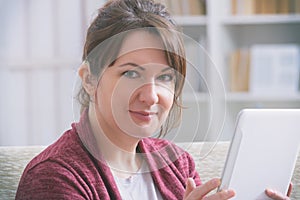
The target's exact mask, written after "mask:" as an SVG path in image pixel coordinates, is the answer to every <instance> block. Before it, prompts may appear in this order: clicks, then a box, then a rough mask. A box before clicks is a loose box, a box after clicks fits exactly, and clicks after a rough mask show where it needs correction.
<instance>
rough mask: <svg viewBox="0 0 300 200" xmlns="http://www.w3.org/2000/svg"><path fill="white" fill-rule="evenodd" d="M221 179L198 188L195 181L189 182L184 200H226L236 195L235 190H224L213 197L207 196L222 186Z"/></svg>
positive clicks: (189, 180) (190, 180)
mask: <svg viewBox="0 0 300 200" xmlns="http://www.w3.org/2000/svg"><path fill="white" fill-rule="evenodd" d="M220 183H221V181H220V179H217V178H215V179H212V180H210V181H208V182H207V183H205V184H202V185H200V186H198V187H196V185H195V182H194V179H192V178H189V179H188V180H187V185H186V190H185V193H184V198H183V199H184V200H226V199H229V198H231V197H233V196H234V195H235V193H234V191H233V190H222V191H220V192H217V193H214V194H212V195H209V196H206V195H207V194H208V193H209V192H211V191H212V190H214V189H216V188H217V187H218V186H219V185H220Z"/></svg>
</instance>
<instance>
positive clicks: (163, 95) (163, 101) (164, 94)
mask: <svg viewBox="0 0 300 200" xmlns="http://www.w3.org/2000/svg"><path fill="white" fill-rule="evenodd" d="M173 103H174V92H173V91H172V90H170V89H165V88H163V89H161V91H160V92H159V104H160V105H161V106H162V107H163V108H164V111H165V112H169V111H170V109H171V107H172V105H173Z"/></svg>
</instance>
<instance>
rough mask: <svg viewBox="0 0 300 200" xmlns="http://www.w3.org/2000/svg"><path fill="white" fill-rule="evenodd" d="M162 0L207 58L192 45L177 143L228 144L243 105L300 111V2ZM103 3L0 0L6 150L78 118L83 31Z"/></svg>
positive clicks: (0, 126)
mask: <svg viewBox="0 0 300 200" xmlns="http://www.w3.org/2000/svg"><path fill="white" fill-rule="evenodd" d="M157 1H160V2H162V3H164V4H166V5H167V7H168V8H169V10H170V11H171V13H172V14H173V15H174V17H175V20H176V21H177V23H178V24H179V25H180V26H182V29H183V32H184V33H185V34H186V35H188V36H189V37H191V38H192V39H193V40H194V42H196V43H197V44H200V45H201V47H203V48H204V49H205V51H206V50H207V52H208V55H209V56H207V55H204V54H205V52H204V51H203V49H201V48H199V46H197V45H194V44H193V43H191V42H189V41H186V43H185V44H186V49H187V54H188V56H189V60H190V61H191V60H192V61H193V62H190V63H189V68H188V74H187V80H188V82H189V86H190V87H186V88H185V91H184V92H185V93H184V105H185V106H186V107H187V109H185V111H184V115H183V126H182V127H181V128H180V131H179V132H180V134H179V133H178V132H176V131H175V133H174V134H173V135H171V136H170V137H171V138H172V137H173V139H174V137H175V139H174V140H175V141H191V140H193V141H199V140H214V141H215V140H230V139H231V137H232V133H233V130H234V124H235V119H236V116H237V114H238V112H239V111H240V110H241V109H243V108H300V95H299V73H300V70H299V68H300V48H299V45H300V37H299V33H300V0H222V1H219V0H209V1H205V0H157ZM104 2H105V0H9V1H8V0H0V27H1V29H0V59H1V63H0V91H1V98H0V146H4V145H48V144H51V143H52V142H53V141H55V140H56V139H57V138H58V137H59V136H60V135H61V134H62V133H63V132H64V131H65V130H67V129H69V128H70V125H71V123H72V122H73V121H74V120H76V119H74V116H73V109H72V102H73V87H74V82H75V80H76V73H77V68H78V67H79V65H80V64H81V54H82V46H83V43H84V38H85V33H86V29H87V27H88V25H89V24H90V22H91V20H92V19H93V16H94V15H95V12H96V9H97V8H99V7H100V6H101V5H103V3H104ZM199 55H201V56H199ZM209 63H210V64H209ZM212 63H213V64H214V67H216V69H214V70H212V67H211V64H212ZM195 74H197V75H195ZM203 77H205V78H203ZM220 80H222V86H220V84H219V83H218V82H219V81H220ZM216 83H218V84H216ZM210 88H217V89H216V90H214V89H212V90H211V91H210ZM222 90H224V91H223V92H225V93H224V95H223V93H222V92H221V93H219V92H218V91H222ZM211 93H212V94H213V95H211ZM218 95H219V97H218ZM211 96H215V97H217V98H216V99H211ZM212 102H214V105H213V109H212V108H211V107H212V106H211V105H212ZM224 114H225V116H223V115H224ZM199 127H200V128H199ZM198 128H199V129H198ZM207 133H208V134H207ZM207 135H208V137H206V136H207Z"/></svg>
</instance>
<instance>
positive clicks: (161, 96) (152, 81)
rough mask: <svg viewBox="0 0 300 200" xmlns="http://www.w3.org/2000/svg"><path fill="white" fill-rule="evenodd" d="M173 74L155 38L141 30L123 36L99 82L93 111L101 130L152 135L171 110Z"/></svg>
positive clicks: (128, 134) (142, 135)
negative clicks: (117, 52)
mask: <svg viewBox="0 0 300 200" xmlns="http://www.w3.org/2000/svg"><path fill="white" fill-rule="evenodd" d="M175 73H176V72H175V71H174V69H173V68H171V67H170V66H168V62H167V59H166V56H165V53H164V51H163V46H162V42H161V40H159V38H158V37H157V36H155V35H153V34H150V33H148V32H143V31H137V32H133V33H132V34H130V35H129V36H127V37H126V38H125V40H124V42H123V45H122V47H121V49H120V54H119V57H118V58H117V59H116V61H115V63H114V64H113V66H110V67H108V68H107V69H106V70H105V71H104V72H103V75H102V77H101V78H100V80H99V84H98V88H97V94H96V95H97V100H96V101H97V102H96V103H97V107H96V109H97V119H98V124H99V125H100V126H101V128H102V130H103V131H104V132H105V133H106V134H115V133H121V134H126V135H127V136H131V137H135V138H142V137H149V136H151V135H153V134H154V133H155V132H156V131H158V130H159V129H160V127H161V125H162V124H163V123H164V121H165V120H166V118H167V116H168V113H169V111H170V109H171V107H172V104H173V97H174V89H175V81H176V80H175V77H176V76H175Z"/></svg>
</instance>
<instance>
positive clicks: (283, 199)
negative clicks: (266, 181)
mask: <svg viewBox="0 0 300 200" xmlns="http://www.w3.org/2000/svg"><path fill="white" fill-rule="evenodd" d="M292 189H293V184H292V183H290V186H289V189H288V192H287V196H285V195H283V194H281V193H280V192H276V191H274V190H271V189H266V191H265V193H266V195H267V196H268V197H270V198H272V199H274V200H289V199H290V198H289V196H290V195H291V193H292Z"/></svg>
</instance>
